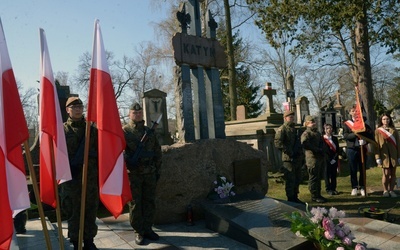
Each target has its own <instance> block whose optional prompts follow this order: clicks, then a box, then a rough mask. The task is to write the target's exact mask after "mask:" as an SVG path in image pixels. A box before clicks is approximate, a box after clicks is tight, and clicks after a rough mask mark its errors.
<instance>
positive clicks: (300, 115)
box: [296, 96, 310, 126]
mask: <svg viewBox="0 0 400 250" xmlns="http://www.w3.org/2000/svg"><path fill="white" fill-rule="evenodd" d="M309 104H310V101H309V100H308V98H307V97H305V96H300V97H299V98H297V99H296V114H297V116H296V118H297V119H296V123H297V124H300V125H301V126H303V121H304V119H305V117H306V116H307V115H309V114H310V106H309Z"/></svg>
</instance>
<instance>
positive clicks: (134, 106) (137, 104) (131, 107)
mask: <svg viewBox="0 0 400 250" xmlns="http://www.w3.org/2000/svg"><path fill="white" fill-rule="evenodd" d="M129 109H130V110H137V111H139V110H142V106H140V104H139V103H137V102H135V103H134V104H132V105H131V106H130V107H129Z"/></svg>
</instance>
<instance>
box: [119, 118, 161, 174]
mask: <svg viewBox="0 0 400 250" xmlns="http://www.w3.org/2000/svg"><path fill="white" fill-rule="evenodd" d="M122 129H123V131H124V134H125V141H126V148H125V158H129V157H132V156H133V155H134V154H135V151H136V149H137V148H138V146H139V144H140V140H141V139H142V137H143V135H144V134H145V132H146V131H147V133H148V139H147V140H146V142H145V143H144V145H143V148H142V150H141V152H140V155H139V159H138V167H136V166H130V165H129V164H128V163H127V168H128V170H129V171H130V172H135V173H139V174H146V173H156V174H159V171H160V167H161V159H162V153H161V145H160V143H159V142H158V139H157V136H156V134H155V133H154V131H151V129H150V128H149V127H147V126H145V125H144V121H141V122H138V123H135V122H133V121H130V122H129V124H126V125H124V126H123V127H122Z"/></svg>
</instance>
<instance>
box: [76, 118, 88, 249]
mask: <svg viewBox="0 0 400 250" xmlns="http://www.w3.org/2000/svg"><path fill="white" fill-rule="evenodd" d="M85 137H86V138H85V152H84V156H83V172H82V195H81V217H80V222H79V241H78V249H79V250H82V241H83V231H84V226H85V207H86V186H87V175H88V161H89V142H90V122H89V121H86V135H85Z"/></svg>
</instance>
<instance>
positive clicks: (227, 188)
mask: <svg viewBox="0 0 400 250" xmlns="http://www.w3.org/2000/svg"><path fill="white" fill-rule="evenodd" d="M234 187H235V185H233V183H232V182H230V181H228V180H227V179H226V177H224V176H221V175H218V176H217V179H216V180H215V181H214V188H213V189H212V191H211V192H210V194H209V195H208V197H209V198H210V199H212V200H217V199H225V198H229V197H231V196H235V195H236V193H235V192H234Z"/></svg>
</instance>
